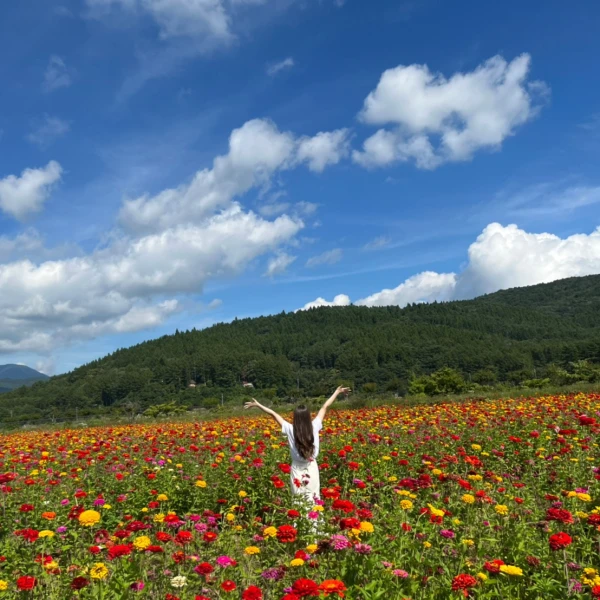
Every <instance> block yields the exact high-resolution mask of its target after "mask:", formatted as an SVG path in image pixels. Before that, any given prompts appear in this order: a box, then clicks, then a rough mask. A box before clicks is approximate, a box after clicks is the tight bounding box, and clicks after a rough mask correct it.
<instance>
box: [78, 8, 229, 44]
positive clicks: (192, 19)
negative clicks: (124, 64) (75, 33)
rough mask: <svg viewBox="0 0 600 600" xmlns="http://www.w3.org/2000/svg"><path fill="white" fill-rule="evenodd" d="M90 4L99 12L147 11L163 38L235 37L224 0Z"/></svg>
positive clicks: (223, 38)
mask: <svg viewBox="0 0 600 600" xmlns="http://www.w3.org/2000/svg"><path fill="white" fill-rule="evenodd" d="M86 3H87V5H88V6H89V7H90V8H91V9H92V10H93V11H95V14H101V12H102V11H108V10H110V9H111V8H112V7H113V5H116V6H119V7H120V8H122V9H123V10H125V11H128V12H137V13H141V14H146V15H148V16H149V17H150V18H152V19H153V20H154V22H155V23H156V25H157V26H158V28H159V32H160V36H161V37H162V38H172V37H180V36H184V37H196V36H210V37H212V38H216V39H218V40H221V41H229V40H231V39H232V38H233V36H232V33H231V30H230V16H229V14H228V12H227V9H226V6H225V2H224V1H223V0H86Z"/></svg>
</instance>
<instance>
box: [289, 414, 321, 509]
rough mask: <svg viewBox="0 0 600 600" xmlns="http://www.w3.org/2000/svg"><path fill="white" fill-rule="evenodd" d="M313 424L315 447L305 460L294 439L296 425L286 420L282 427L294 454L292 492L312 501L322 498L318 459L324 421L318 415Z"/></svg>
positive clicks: (291, 478)
mask: <svg viewBox="0 0 600 600" xmlns="http://www.w3.org/2000/svg"><path fill="white" fill-rule="evenodd" d="M312 426H313V436H314V439H315V449H314V452H313V455H312V458H311V459H310V460H305V459H303V458H302V457H301V456H300V454H298V449H297V448H296V441H295V439H294V426H293V425H292V424H291V423H288V422H287V421H286V422H285V423H284V424H283V426H282V428H281V432H282V433H283V434H285V435H286V436H287V438H288V443H289V446H290V453H291V455H292V470H291V472H290V486H291V490H292V494H293V495H299V496H303V497H304V498H305V499H306V501H307V502H310V503H313V502H314V500H315V499H317V500H318V499H320V498H321V480H320V475H319V465H318V464H317V460H316V459H317V457H318V456H319V432H320V431H321V429H323V423H322V422H321V419H319V418H318V417H317V418H315V419H314V420H313V422H312Z"/></svg>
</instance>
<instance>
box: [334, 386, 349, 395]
mask: <svg viewBox="0 0 600 600" xmlns="http://www.w3.org/2000/svg"><path fill="white" fill-rule="evenodd" d="M335 391H336V393H337V394H348V393H349V392H351V391H352V390H351V389H350V388H349V387H344V386H343V385H340V386H339V387H338V388H337V390H335Z"/></svg>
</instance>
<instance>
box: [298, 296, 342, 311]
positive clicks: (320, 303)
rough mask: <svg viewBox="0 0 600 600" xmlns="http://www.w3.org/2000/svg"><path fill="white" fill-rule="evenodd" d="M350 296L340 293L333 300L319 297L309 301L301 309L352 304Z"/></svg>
mask: <svg viewBox="0 0 600 600" xmlns="http://www.w3.org/2000/svg"><path fill="white" fill-rule="evenodd" d="M350 304H352V303H351V302H350V297H349V296H346V294H338V295H337V296H336V297H335V298H334V299H333V301H332V302H328V301H327V300H325V298H317V299H316V300H313V302H307V303H306V304H305V305H304V306H303V307H302V308H300V309H299V310H309V309H311V308H320V307H321V306H350Z"/></svg>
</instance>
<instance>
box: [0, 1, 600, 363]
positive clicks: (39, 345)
mask: <svg viewBox="0 0 600 600" xmlns="http://www.w3.org/2000/svg"><path fill="white" fill-rule="evenodd" d="M599 28H600V4H599V3H598V2H597V1H596V0H582V1H581V2H575V3H565V2H562V1H558V0H548V1H547V2H544V3H543V6H542V4H541V3H535V2H530V3H523V2H516V1H513V0H506V1H505V2H502V3H489V2H475V1H471V0H464V1H461V2H453V3H450V2H444V1H443V0H376V1H372V2H366V1H365V0H345V1H344V0H64V1H62V0H57V1H54V0H44V1H42V0H21V1H20V2H4V3H2V5H1V6H0V54H1V56H2V57H3V58H2V60H1V61H0V363H23V364H27V365H29V366H32V367H34V368H37V369H39V370H41V371H43V372H45V373H48V374H56V373H63V372H67V371H70V370H72V369H74V368H76V367H78V366H80V365H81V364H85V363H87V362H89V361H92V360H94V359H96V358H99V357H102V356H104V355H106V354H108V353H110V352H113V351H114V350H116V349H118V348H123V347H127V346H130V345H133V344H137V343H139V342H141V341H144V340H147V339H151V338H155V337H159V336H162V335H165V334H169V333H173V332H174V331H175V330H176V329H180V330H187V329H192V328H194V327H195V328H204V327H208V326H210V325H212V324H214V323H217V322H223V321H230V320H232V319H234V318H236V317H238V318H245V317H253V316H258V315H265V314H275V313H279V312H281V311H295V310H300V309H308V308H310V307H312V306H326V305H348V304H350V303H354V304H359V305H367V306H385V305H399V306H404V305H406V304H407V303H412V302H430V301H434V300H438V301H445V300H454V299H464V298H473V297H475V296H477V295H480V294H485V293H490V292H494V291H496V290H499V289H505V288H510V287H515V286H523V285H532V284H537V283H542V282H548V281H553V280H556V279H560V278H563V277H570V276H575V275H587V274H596V273H600V168H599V158H600V76H599V73H600V71H599V66H598V57H599V56H600V36H598V35H597V32H598V30H599Z"/></svg>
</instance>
